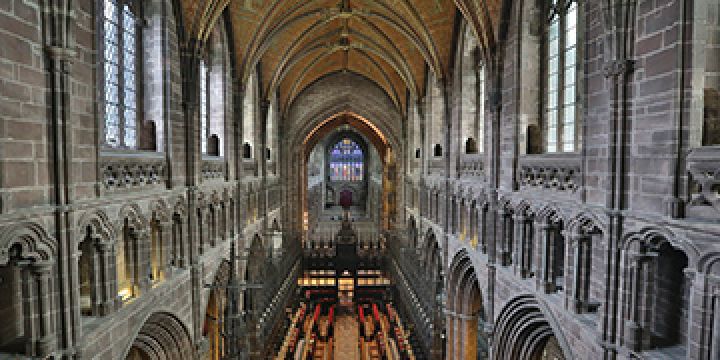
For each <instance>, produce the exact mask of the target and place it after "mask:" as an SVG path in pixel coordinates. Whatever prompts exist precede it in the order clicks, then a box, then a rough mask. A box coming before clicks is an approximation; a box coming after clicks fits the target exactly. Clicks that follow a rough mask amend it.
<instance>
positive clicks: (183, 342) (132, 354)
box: [124, 312, 195, 360]
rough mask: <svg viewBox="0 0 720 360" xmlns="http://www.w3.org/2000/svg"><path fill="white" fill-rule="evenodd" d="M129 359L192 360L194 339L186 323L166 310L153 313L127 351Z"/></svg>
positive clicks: (126, 355) (126, 354)
mask: <svg viewBox="0 0 720 360" xmlns="http://www.w3.org/2000/svg"><path fill="white" fill-rule="evenodd" d="M124 358H125V359H127V360H156V359H157V360H164V359H176V360H192V359H195V354H194V350H193V344H192V340H191V338H190V334H189V333H188V331H187V328H186V327H185V325H184V324H183V323H182V322H181V321H180V320H178V319H177V318H176V317H175V316H174V315H172V314H170V313H166V312H157V313H153V314H151V315H150V316H149V317H148V318H147V319H146V320H145V322H144V323H143V325H142V327H141V328H140V330H139V331H138V333H137V336H136V337H135V339H134V340H133V341H132V343H131V344H130V345H129V347H128V349H127V351H126V352H125V356H124Z"/></svg>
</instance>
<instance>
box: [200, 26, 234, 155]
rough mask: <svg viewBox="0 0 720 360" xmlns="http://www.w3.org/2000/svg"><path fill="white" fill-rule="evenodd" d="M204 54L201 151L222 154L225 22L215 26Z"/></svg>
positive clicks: (225, 56) (225, 49)
mask: <svg viewBox="0 0 720 360" xmlns="http://www.w3.org/2000/svg"><path fill="white" fill-rule="evenodd" d="M205 55H206V56H205V58H204V59H203V60H201V61H200V69H199V72H200V74H199V76H198V81H199V87H200V101H199V104H200V138H201V140H200V144H201V152H202V154H205V155H210V156H223V155H224V154H223V153H224V151H223V142H224V139H225V108H226V105H227V104H226V101H225V95H226V93H227V91H226V85H227V76H228V74H227V69H228V66H227V63H228V61H229V60H228V50H227V41H226V33H225V27H224V26H223V24H222V22H219V23H218V24H217V25H215V27H214V28H213V31H212V34H211V36H210V39H209V42H208V48H207V52H206V54H205Z"/></svg>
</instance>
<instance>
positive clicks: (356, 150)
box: [330, 138, 364, 181]
mask: <svg viewBox="0 0 720 360" xmlns="http://www.w3.org/2000/svg"><path fill="white" fill-rule="evenodd" d="M363 159H364V156H363V151H362V149H361V148H360V146H358V144H357V143H355V142H354V141H352V140H350V139H347V138H345V139H342V140H341V141H340V142H338V143H337V144H335V146H333V148H332V150H330V180H333V181H362V179H363V166H364V160H363Z"/></svg>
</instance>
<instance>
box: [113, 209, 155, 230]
mask: <svg viewBox="0 0 720 360" xmlns="http://www.w3.org/2000/svg"><path fill="white" fill-rule="evenodd" d="M118 219H128V220H129V221H130V224H131V225H132V226H133V227H135V228H136V229H146V228H147V225H148V222H147V218H146V217H145V215H143V212H142V210H141V209H140V206H139V205H138V204H125V205H123V206H122V207H121V208H120V211H118ZM120 227H122V224H120Z"/></svg>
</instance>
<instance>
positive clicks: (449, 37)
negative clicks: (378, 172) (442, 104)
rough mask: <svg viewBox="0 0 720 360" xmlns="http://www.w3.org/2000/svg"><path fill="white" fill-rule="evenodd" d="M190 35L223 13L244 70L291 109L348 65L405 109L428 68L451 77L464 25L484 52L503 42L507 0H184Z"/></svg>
mask: <svg viewBox="0 0 720 360" xmlns="http://www.w3.org/2000/svg"><path fill="white" fill-rule="evenodd" d="M180 1H181V3H182V8H183V16H184V17H185V20H186V23H187V24H188V25H187V28H186V31H187V32H188V35H189V36H188V39H189V41H191V42H192V41H194V42H196V43H197V44H200V45H199V46H202V43H203V42H204V41H205V40H206V39H207V37H208V34H209V31H208V30H207V29H209V28H211V26H212V25H213V24H214V23H215V22H216V21H218V19H220V18H221V17H222V14H223V12H225V13H226V16H227V17H228V19H229V22H230V24H231V27H232V29H233V36H232V38H233V41H234V42H235V44H234V50H235V55H236V56H237V59H236V64H237V66H238V74H239V76H240V78H241V80H243V83H244V82H245V81H244V80H245V79H247V78H248V77H249V76H250V75H251V74H252V73H253V72H254V71H258V72H259V75H260V79H261V90H262V94H263V96H265V97H267V98H270V97H271V96H272V95H274V94H277V95H278V98H279V106H280V108H281V109H280V110H281V111H283V110H284V109H285V108H286V107H287V106H288V105H289V104H290V103H292V101H293V99H294V98H295V97H296V96H297V95H298V94H300V93H301V92H302V91H303V90H304V89H305V88H306V87H307V86H308V85H309V84H312V83H313V82H314V81H316V80H317V79H319V78H322V77H323V76H324V75H326V74H328V73H332V72H337V71H348V72H354V73H357V74H360V75H362V76H364V77H367V78H368V79H371V80H372V81H373V82H375V83H376V84H377V85H378V86H379V87H381V88H382V89H383V90H384V91H385V92H386V93H387V94H388V96H389V97H390V98H391V99H392V101H393V104H394V105H395V107H397V109H399V110H400V111H403V109H404V108H405V104H406V102H407V101H408V94H409V95H418V94H422V93H423V92H424V89H423V84H425V77H426V76H427V70H428V69H429V71H431V72H432V73H433V74H434V75H435V77H436V78H437V79H440V80H442V79H447V78H448V77H449V73H450V66H451V63H452V49H453V43H454V39H455V37H457V34H455V32H456V28H457V26H456V23H457V22H458V21H460V20H461V19H460V18H459V17H458V16H457V14H458V13H459V14H462V17H464V18H465V20H466V21H467V22H468V24H470V26H471V28H472V29H473V30H474V32H475V34H476V36H477V37H478V39H479V43H480V44H481V46H482V48H483V49H485V50H484V51H483V53H484V54H487V53H489V52H490V51H491V50H492V49H493V48H494V45H495V42H496V39H495V38H496V35H495V34H496V31H495V30H494V29H496V28H497V26H498V19H499V17H500V15H499V13H500V11H501V9H500V8H501V5H502V3H501V0H454V1H453V0H236V1H230V0H180Z"/></svg>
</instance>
